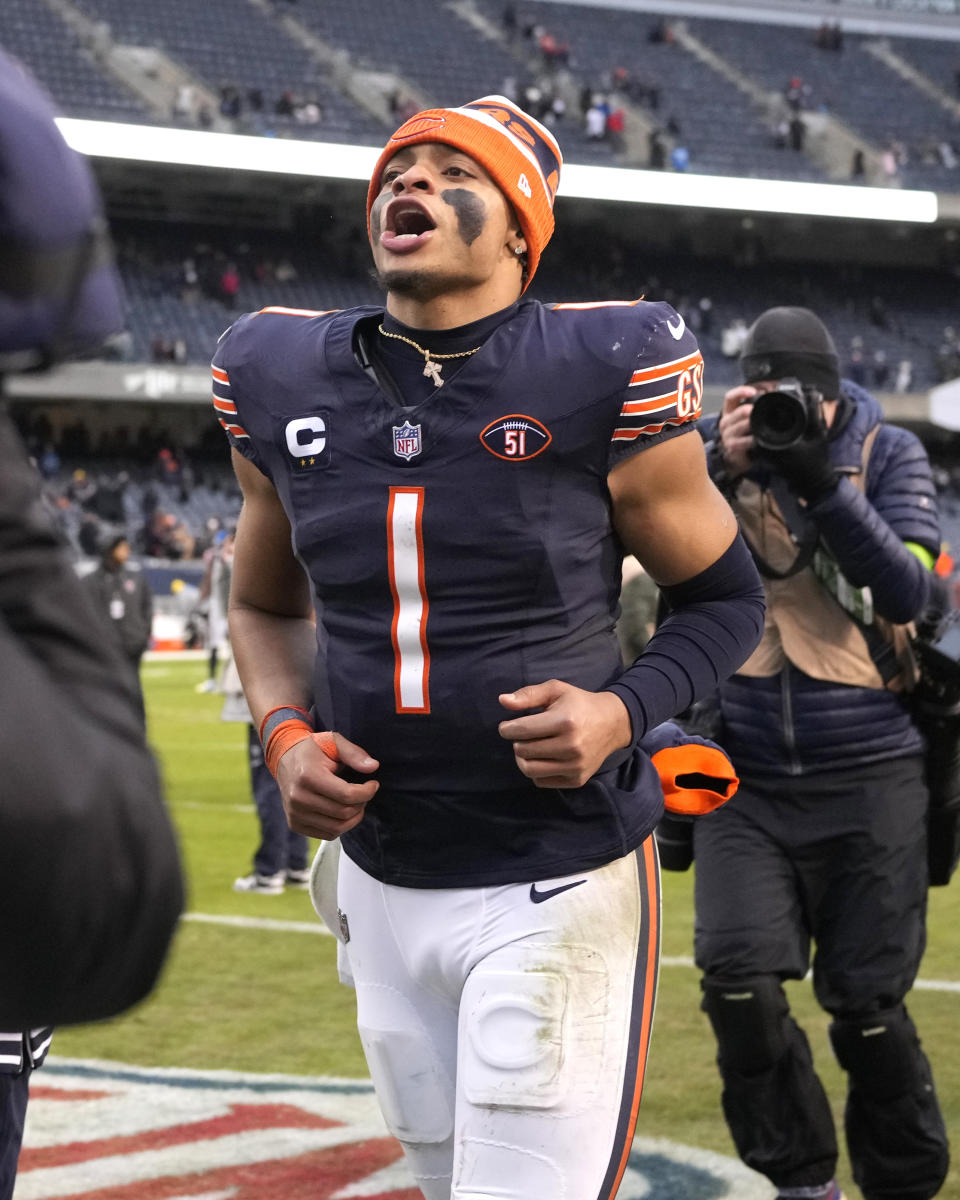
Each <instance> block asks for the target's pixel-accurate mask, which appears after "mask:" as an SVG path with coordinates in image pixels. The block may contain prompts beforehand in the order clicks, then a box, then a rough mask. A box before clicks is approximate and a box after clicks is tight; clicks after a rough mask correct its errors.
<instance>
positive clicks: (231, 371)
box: [213, 300, 703, 887]
mask: <svg viewBox="0 0 960 1200" xmlns="http://www.w3.org/2000/svg"><path fill="white" fill-rule="evenodd" d="M378 315H382V310H378V309H376V308H367V307H365V308H355V309H350V310H343V311H334V312H327V313H314V312H309V311H306V312H305V311H300V310H290V309H265V310H263V311H262V312H259V313H253V314H247V315H245V316H243V317H241V318H240V319H239V320H238V321H237V322H235V324H233V325H232V326H231V327H230V329H228V330H227V332H226V333H225V334H224V335H223V337H222V338H221V340H220V344H219V347H218V349H217V353H216V356H215V359H214V364H213V378H214V388H213V390H214V406H215V408H216V410H217V413H218V416H219V419H220V421H221V424H222V425H223V426H224V428H225V430H226V432H227V434H228V436H229V439H230V442H231V444H232V445H233V446H234V447H235V448H236V449H237V450H238V451H239V452H240V453H241V454H243V455H244V456H245V457H246V458H248V459H249V460H250V461H251V462H253V463H254V464H255V465H256V466H257V467H258V468H259V469H260V470H261V471H262V472H263V473H264V474H265V475H267V476H268V477H269V478H270V479H271V480H272V482H273V484H274V486H275V487H276V489H277V492H278V494H279V497H280V499H281V501H282V504H283V506H284V509H285V511H286V513H287V516H288V517H289V520H290V525H291V529H292V534H293V548H294V552H295V553H296V555H297V556H298V558H299V559H300V561H301V562H302V564H303V565H304V568H305V569H306V571H307V573H308V575H309V577H310V579H311V581H312V585H313V589H314V595H315V604H316V610H317V621H318V651H319V652H318V669H317V678H316V707H317V717H318V727H319V728H329V729H334V730H336V731H338V732H340V733H342V734H343V735H344V736H346V737H347V738H349V739H350V740H351V741H353V742H356V743H357V744H358V745H359V746H361V747H363V749H364V750H366V751H367V752H368V753H370V754H371V755H373V756H374V757H375V758H376V759H378V760H379V762H380V768H379V770H378V772H377V775H376V778H377V779H379V781H380V784H381V786H380V790H379V792H378V793H377V795H376V797H375V798H374V800H373V801H372V802H371V803H370V804H369V805H368V807H367V812H366V816H365V818H364V820H363V821H362V822H361V823H360V825H358V826H357V827H356V828H355V829H353V830H351V831H350V832H349V833H347V834H345V835H344V837H343V845H344V850H345V851H346V853H348V854H349V855H350V856H351V857H352V858H353V859H354V860H355V861H356V862H357V863H359V865H360V866H361V867H363V869H364V870H366V871H368V872H369V873H371V874H372V875H374V876H375V877H376V878H378V879H381V880H383V881H384V882H388V883H393V884H399V885H403V886H415V887H458V886H459V887H462V886H480V885H485V884H496V883H511V882H521V881H526V880H536V879H544V878H549V877H551V876H558V875H563V874H567V873H570V872H573V871H579V870H585V869H588V868H591V867H594V866H598V865H601V864H602V863H604V862H607V861H609V860H611V859H613V858H615V857H619V856H621V855H623V854H626V853H628V852H629V851H630V850H632V849H634V848H635V847H636V846H637V845H639V843H640V842H641V841H642V840H643V839H644V838H645V837H646V836H647V835H648V834H649V833H650V832H651V830H652V828H653V826H654V824H655V823H656V821H657V819H658V817H659V815H660V812H661V809H662V796H661V792H660V786H659V781H658V777H657V774H656V771H655V770H654V768H653V767H652V765H651V764H650V762H649V759H648V758H647V757H646V755H644V754H643V753H642V752H641V751H640V750H639V749H637V748H633V749H632V750H631V751H629V752H626V751H625V752H623V753H621V754H620V755H618V756H617V762H616V763H611V764H609V767H608V766H607V764H605V769H604V770H601V771H600V772H599V773H598V774H597V775H596V776H595V777H594V778H593V779H592V780H590V781H589V782H588V783H587V784H586V785H585V786H584V787H582V788H579V789H573V790H564V791H560V790H549V789H540V788H536V787H535V786H534V785H533V784H532V783H531V782H530V781H529V780H528V779H526V777H525V776H523V775H522V774H521V773H520V771H519V769H518V767H517V765H516V762H515V760H514V756H513V750H512V747H511V745H510V743H509V742H507V741H504V739H502V738H501V737H500V736H499V734H498V732H497V726H498V724H499V722H500V721H502V720H505V719H507V718H508V717H510V716H512V715H515V714H511V713H508V712H507V711H506V710H505V709H504V708H502V707H501V705H500V704H499V702H498V699H497V698H498V696H499V694H500V693H502V692H512V691H514V690H516V689H517V688H519V687H521V686H523V685H525V684H532V683H541V682H543V681H545V680H547V679H551V678H557V679H562V680H565V681H567V682H569V683H572V684H575V685H576V686H578V687H582V688H587V689H590V690H599V689H601V688H603V687H604V686H605V685H606V684H608V683H610V682H611V681H612V680H613V679H614V678H616V676H617V675H618V674H619V673H620V671H621V669H622V667H621V659H620V652H619V647H618V642H617V639H616V636H615V633H614V624H615V621H616V617H617V612H618V596H619V589H620V578H621V561H622V555H623V550H622V547H621V545H620V543H619V541H618V539H617V537H616V534H615V532H614V530H613V527H612V524H611V510H610V500H609V494H608V491H607V484H606V480H607V475H608V473H609V471H610V469H611V466H612V465H614V464H615V463H616V462H617V461H619V460H620V459H621V458H622V457H624V456H626V455H628V454H634V453H636V452H638V451H640V450H642V449H643V448H645V447H646V446H649V445H652V444H655V443H656V442H658V441H661V440H663V438H665V437H669V436H675V435H677V434H681V433H683V432H685V431H686V430H689V429H691V428H692V427H693V422H694V421H695V420H696V418H697V416H698V415H699V413H700V399H701V393H702V377H703V362H702V359H701V356H700V352H699V350H698V349H697V344H696V340H695V338H694V337H693V335H692V334H691V333H690V332H689V330H687V329H686V328H685V326H684V322H683V319H682V318H681V317H680V316H679V315H678V314H677V313H676V312H675V311H674V310H673V309H672V308H670V307H669V306H668V305H666V304H652V303H645V302H642V301H636V302H632V303H626V302H617V303H607V304H556V305H543V304H541V303H539V302H537V301H533V300H527V301H522V302H521V303H520V304H519V305H518V306H517V308H516V311H515V313H514V314H513V315H512V316H510V317H509V318H508V319H506V320H505V321H504V323H503V324H501V325H500V326H498V327H497V328H496V329H495V330H494V332H493V333H492V334H491V335H490V336H489V337H488V339H487V340H486V341H485V342H484V344H483V346H482V347H481V349H480V350H479V351H478V352H477V353H476V354H475V355H473V356H472V357H471V358H469V359H467V360H466V361H465V363H464V364H463V365H462V366H461V367H460V368H459V370H458V371H457V373H456V375H455V376H454V377H453V378H451V379H449V380H448V381H447V382H446V383H445V384H444V386H442V387H440V388H437V389H436V391H434V392H433V393H432V394H431V395H430V396H429V397H428V398H427V399H426V400H425V401H423V402H422V403H420V404H417V405H415V406H413V407H401V406H400V405H399V404H398V403H397V401H396V400H395V399H394V398H392V397H391V396H390V395H388V394H387V393H386V392H385V391H384V390H383V389H382V388H381V387H380V386H378V384H377V383H376V381H375V380H374V379H373V378H372V377H371V376H370V374H369V373H368V372H366V371H365V370H364V368H363V367H362V365H361V363H360V361H359V359H358V357H357V354H356V329H357V325H358V322H361V321H365V319H367V318H371V317H376V316H378Z"/></svg>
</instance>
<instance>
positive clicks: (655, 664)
mask: <svg viewBox="0 0 960 1200" xmlns="http://www.w3.org/2000/svg"><path fill="white" fill-rule="evenodd" d="M660 590H661V591H662V593H663V597H664V599H665V600H666V602H667V604H668V606H669V608H670V612H669V615H668V616H667V617H666V619H665V620H664V621H663V623H662V624H661V625H660V627H659V629H658V630H657V631H656V633H655V634H654V635H653V637H652V638H651V639H650V641H649V642H648V643H647V645H646V647H645V648H644V651H643V653H642V654H641V655H640V657H639V658H638V659H637V660H636V662H635V663H634V664H633V666H632V667H628V668H627V669H626V670H625V671H624V672H623V674H622V675H621V676H620V677H619V679H617V680H616V681H615V682H614V683H611V684H609V685H608V687H607V688H606V689H605V690H606V691H608V692H614V693H615V694H616V695H617V696H619V697H620V699H621V700H622V701H623V702H624V704H625V705H626V706H627V711H628V712H629V713H630V720H631V722H632V725H633V736H634V739H637V738H641V737H643V735H644V734H645V733H646V732H647V730H649V729H653V727H654V726H655V725H659V724H660V722H661V721H666V720H669V718H670V717H673V716H676V714H677V713H681V712H683V711H684V709H686V708H689V707H690V705H691V704H692V703H693V702H694V700H697V699H699V698H700V697H701V696H706V695H709V693H710V692H711V691H713V689H714V688H716V686H717V685H718V684H719V683H720V682H721V681H722V680H724V679H726V678H727V676H728V675H732V674H733V672H734V671H736V669H737V668H738V667H739V666H740V665H741V664H742V663H744V662H745V661H746V659H747V658H748V657H749V656H750V653H751V651H752V650H753V649H754V647H755V646H756V645H757V643H758V642H759V640H760V635H761V633H762V632H763V618H764V611H765V603H764V596H763V584H762V583H761V581H760V576H759V574H758V572H757V568H756V566H755V565H754V562H753V557H752V556H751V554H750V551H749V550H748V549H747V546H746V543H745V542H744V540H743V538H742V537H741V536H740V534H737V536H736V537H735V538H734V540H733V541H732V542H731V544H730V546H729V547H728V548H727V549H726V550H725V551H724V553H723V554H721V555H720V557H719V558H718V559H717V561H716V562H714V563H711V565H710V566H709V567H707V568H706V570H704V571H701V572H700V573H699V575H694V576H693V578H692V579H686V580H684V581H683V582H682V583H676V584H673V585H672V586H670V587H663V588H661V589H660Z"/></svg>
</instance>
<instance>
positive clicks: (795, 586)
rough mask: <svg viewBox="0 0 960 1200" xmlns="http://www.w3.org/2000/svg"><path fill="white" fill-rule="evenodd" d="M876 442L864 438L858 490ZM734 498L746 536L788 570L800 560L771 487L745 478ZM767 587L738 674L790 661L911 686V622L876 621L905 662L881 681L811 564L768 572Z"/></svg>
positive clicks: (809, 670) (854, 628) (814, 674)
mask: <svg viewBox="0 0 960 1200" xmlns="http://www.w3.org/2000/svg"><path fill="white" fill-rule="evenodd" d="M873 441H874V435H870V436H868V437H867V438H866V440H865V441H864V446H863V461H862V467H861V470H860V471H859V472H858V473H857V474H856V475H852V476H850V479H851V482H853V483H854V484H855V486H856V487H858V488H859V489H860V491H863V490H864V489H865V487H866V468H867V463H868V461H869V457H870V451H871V449H872V447H873ZM732 503H733V508H734V510H735V512H736V514H737V517H738V519H739V521H740V527H741V529H742V531H743V535H744V537H745V538H746V539H747V542H748V543H749V544H750V545H751V546H752V547H753V548H754V549H755V550H756V551H757V553H758V554H759V555H760V557H761V558H763V559H764V560H765V561H766V562H767V563H769V564H770V566H771V567H772V568H773V569H774V570H776V571H786V570H789V568H790V566H791V565H792V563H793V562H794V561H795V560H796V557H797V546H796V544H795V542H794V541H793V538H792V537H791V534H790V530H789V528H788V526H787V523H786V521H785V520H784V517H783V514H782V512H781V511H780V507H779V505H778V504H777V501H776V499H775V498H774V496H773V495H772V493H771V492H769V491H766V490H764V489H762V488H761V487H760V486H759V484H757V483H755V482H754V481H753V480H752V479H744V480H742V481H741V482H740V486H739V487H738V488H737V494H736V496H735V497H734V500H733V501H732ZM821 550H822V547H821ZM763 586H764V591H765V593H766V599H767V617H766V624H765V626H764V631H763V637H762V638H761V640H760V644H759V646H758V647H757V648H756V650H754V652H753V654H751V655H750V657H749V658H748V659H747V661H746V662H745V663H744V664H743V666H742V667H741V668H740V670H739V671H738V674H739V675H748V676H754V677H756V676H769V675H776V674H777V673H778V672H779V671H780V670H782V668H783V665H784V663H785V662H787V661H789V662H790V663H792V664H793V666H795V667H797V668H798V669H799V670H801V671H803V672H804V674H806V675H809V676H810V677H811V678H813V679H820V680H823V681H824V682H827V683H841V684H849V685H850V686H851V687H868V688H882V687H884V686H886V687H888V688H890V689H891V690H892V691H901V690H903V689H904V688H910V687H912V686H913V683H914V681H915V666H914V662H913V655H912V652H911V650H910V633H911V632H912V626H906V625H891V624H890V623H889V622H888V621H884V620H883V619H882V618H880V617H877V618H875V621H874V624H875V625H876V627H877V629H878V630H879V631H880V632H881V634H882V636H883V638H884V640H885V641H887V642H891V641H892V642H893V644H894V646H895V649H896V655H897V661H898V662H899V664H900V671H899V673H898V674H897V675H896V676H894V678H893V679H891V680H889V681H888V682H887V683H886V684H884V681H883V679H882V678H881V676H880V672H879V671H878V670H877V667H876V665H875V663H874V661H873V658H872V657H871V654H870V649H869V647H868V645H867V641H866V638H865V637H864V635H863V633H862V632H861V629H860V627H859V626H858V624H857V623H856V622H855V621H854V620H853V619H852V618H851V616H850V615H849V614H848V613H847V611H846V610H845V609H844V608H843V607H842V605H841V604H840V603H839V601H838V600H837V599H836V597H835V596H833V595H832V594H831V592H830V591H828V589H827V587H826V586H825V585H824V583H823V582H821V580H820V579H819V578H818V576H817V574H816V572H815V571H814V569H813V567H812V566H806V567H804V568H803V569H802V570H801V571H798V572H797V573H796V574H795V575H791V576H790V577H789V578H788V579H767V578H764V581H763ZM852 590H853V589H851V591H852Z"/></svg>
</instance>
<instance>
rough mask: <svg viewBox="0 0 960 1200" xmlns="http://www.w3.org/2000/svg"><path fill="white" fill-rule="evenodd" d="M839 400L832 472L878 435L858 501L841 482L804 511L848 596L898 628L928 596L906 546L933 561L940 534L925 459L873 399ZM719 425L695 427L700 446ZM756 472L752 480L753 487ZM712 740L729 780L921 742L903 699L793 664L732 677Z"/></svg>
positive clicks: (853, 464) (712, 421)
mask: <svg viewBox="0 0 960 1200" xmlns="http://www.w3.org/2000/svg"><path fill="white" fill-rule="evenodd" d="M843 392H844V394H845V395H846V396H847V397H848V398H849V399H850V400H851V402H852V403H853V406H854V407H853V414H852V416H851V417H850V420H849V422H848V423H847V424H846V426H845V427H844V428H843V430H842V431H841V432H840V434H839V436H838V437H837V438H836V439H835V440H833V441H831V442H830V457H831V461H832V462H833V464H834V466H835V467H838V468H843V467H847V468H849V470H850V471H858V470H859V469H860V465H861V459H862V449H863V442H864V439H865V438H866V436H867V434H868V433H869V432H870V431H871V430H872V429H873V428H874V427H876V426H879V429H878V431H877V435H876V439H875V441H874V443H873V448H872V451H871V454H870V461H869V469H868V472H867V489H866V494H865V496H864V495H861V493H860V492H859V491H858V489H857V488H856V487H855V486H854V485H853V484H852V483H851V482H850V480H849V479H846V478H844V479H841V481H840V484H839V486H838V487H837V489H836V491H835V492H834V493H833V494H832V495H831V496H829V497H827V498H826V499H825V500H821V501H820V502H819V503H818V504H816V505H814V506H812V507H811V508H810V509H809V510H808V511H809V515H810V516H811V517H812V518H813V520H814V521H815V522H816V524H817V526H818V527H819V530H820V533H821V534H822V535H823V537H824V538H825V539H826V540H827V541H828V542H829V545H830V549H831V551H832V552H833V554H834V556H835V557H836V559H837V561H838V563H839V565H840V569H841V570H842V571H843V573H844V575H845V576H846V577H847V579H848V580H849V581H850V583H852V584H853V585H854V586H855V587H869V588H870V589H871V591H872V593H873V600H874V606H875V609H876V611H877V612H878V613H879V614H880V616H882V617H885V618H886V619H887V620H890V621H893V622H894V623H896V624H906V623H907V622H909V621H911V620H914V619H915V618H916V617H918V616H919V615H920V614H921V613H922V612H923V610H924V608H925V607H926V605H927V601H928V598H929V594H930V572H929V571H928V570H927V568H926V567H924V565H923V564H922V563H921V561H920V560H919V558H918V557H917V556H916V555H915V554H913V553H912V552H911V551H910V550H909V549H907V547H906V546H905V545H904V543H905V542H916V543H919V544H920V545H921V546H923V547H925V548H926V549H927V550H929V552H930V553H931V554H933V555H934V556H936V554H937V553H938V552H939V548H940V525H939V520H938V516H937V505H936V494H935V489H934V485H933V479H932V476H931V472H930V464H929V462H928V460H927V455H926V451H925V450H924V448H923V445H922V444H921V442H920V441H919V439H918V438H917V437H916V436H915V435H914V434H912V433H910V432H909V431H908V430H906V429H902V428H900V427H898V426H895V425H886V424H884V423H883V410H882V409H881V407H880V405H879V403H878V402H877V400H875V399H874V397H873V396H871V395H870V394H869V392H866V391H864V389H863V388H860V387H858V386H857V385H856V384H854V383H852V382H850V381H849V380H844V382H843ZM716 425H717V418H716V417H709V418H706V419H705V420H704V421H702V422H701V430H700V432H701V436H702V437H703V438H704V440H705V441H706V442H707V443H708V448H709V446H710V443H711V442H712V440H713V439H714V437H715V434H716ZM762 475H763V470H762V468H759V467H758V468H757V470H756V471H755V472H751V477H753V478H756V479H757V480H758V481H760V482H762ZM719 705H720V711H721V716H722V733H721V734H720V735H719V740H720V741H721V742H722V744H723V747H724V749H725V750H726V751H727V752H728V753H729V754H730V757H731V758H732V759H733V761H734V763H735V764H736V766H737V769H738V771H740V772H741V774H742V773H744V772H749V771H752V772H756V773H759V774H771V775H805V774H813V773H816V772H818V771H828V770H830V771H832V770H839V769H843V768H847V767H855V766H858V765H861V764H865V763H868V762H877V761H879V760H882V759H888V758H902V757H905V756H908V755H914V754H920V753H921V752H922V750H923V741H922V738H921V736H920V734H919V733H918V732H917V730H916V728H915V727H914V725H913V722H912V721H911V719H910V716H909V713H908V711H907V709H906V707H905V706H904V703H903V701H902V700H901V699H900V698H899V697H898V696H897V695H896V694H895V693H893V692H889V691H885V690H882V689H873V688H860V687H850V686H847V685H843V684H833V683H825V682H822V681H820V680H817V679H812V678H810V677H809V676H808V675H805V674H804V673H803V672H801V671H799V670H798V669H797V668H796V667H794V666H792V665H791V664H787V665H786V666H785V667H784V669H783V670H782V671H781V672H780V673H779V674H778V675H775V676H772V677H769V678H761V679H758V678H748V677H747V676H744V675H734V676H733V677H732V678H730V679H728V680H727V681H726V682H725V683H723V684H722V685H721V687H720V691H719Z"/></svg>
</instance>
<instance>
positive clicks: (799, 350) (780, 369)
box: [740, 307, 840, 400]
mask: <svg viewBox="0 0 960 1200" xmlns="http://www.w3.org/2000/svg"><path fill="white" fill-rule="evenodd" d="M740 370H741V372H742V373H743V381H744V383H759V382H761V380H764V379H791V378H792V379H799V380H800V382H801V383H805V384H809V385H810V386H811V387H814V388H816V389H817V391H818V392H820V393H821V394H822V395H823V396H824V397H825V398H826V399H828V400H835V399H836V398H837V397H838V396H839V395H840V360H839V358H838V356H837V348H836V346H835V345H834V344H833V338H832V337H831V336H830V334H829V332H828V331H827V327H826V326H825V325H824V323H823V322H822V321H821V320H820V318H819V317H818V316H817V315H816V314H815V313H812V312H811V311H810V309H809V308H792V307H781V308H768V309H767V311H766V312H765V313H761V314H760V316H759V317H757V319H756V320H755V321H754V323H753V324H752V325H751V326H750V328H749V330H748V331H747V337H746V340H745V341H744V343H743V349H742V350H741V352H740Z"/></svg>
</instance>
